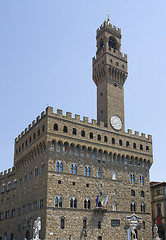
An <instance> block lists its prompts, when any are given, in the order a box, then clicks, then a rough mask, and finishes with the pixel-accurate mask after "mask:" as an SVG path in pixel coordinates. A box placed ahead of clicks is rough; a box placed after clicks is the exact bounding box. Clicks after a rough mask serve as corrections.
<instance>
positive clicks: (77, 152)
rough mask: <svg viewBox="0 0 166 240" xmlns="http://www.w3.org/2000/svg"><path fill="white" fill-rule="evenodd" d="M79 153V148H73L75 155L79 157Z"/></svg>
mask: <svg viewBox="0 0 166 240" xmlns="http://www.w3.org/2000/svg"><path fill="white" fill-rule="evenodd" d="M79 151H80V148H79V146H76V148H75V155H77V156H78V155H79Z"/></svg>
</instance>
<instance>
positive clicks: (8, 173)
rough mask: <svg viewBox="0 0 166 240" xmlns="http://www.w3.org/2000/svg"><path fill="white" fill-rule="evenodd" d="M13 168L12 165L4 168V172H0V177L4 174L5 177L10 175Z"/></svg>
mask: <svg viewBox="0 0 166 240" xmlns="http://www.w3.org/2000/svg"><path fill="white" fill-rule="evenodd" d="M14 170H15V168H14V167H12V168H9V169H8V170H5V171H4V172H0V178H1V177H4V176H5V177H6V176H8V175H11V174H12V173H14Z"/></svg>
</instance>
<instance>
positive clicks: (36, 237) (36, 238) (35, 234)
mask: <svg viewBox="0 0 166 240" xmlns="http://www.w3.org/2000/svg"><path fill="white" fill-rule="evenodd" d="M40 219H41V218H40V217H38V218H37V220H36V221H34V226H33V240H40V239H39V231H40V230H41V220H40Z"/></svg>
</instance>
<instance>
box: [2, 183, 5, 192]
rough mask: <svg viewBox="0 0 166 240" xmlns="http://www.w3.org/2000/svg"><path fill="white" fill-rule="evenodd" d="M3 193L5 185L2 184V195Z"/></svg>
mask: <svg viewBox="0 0 166 240" xmlns="http://www.w3.org/2000/svg"><path fill="white" fill-rule="evenodd" d="M4 192H5V184H4V183H3V184H2V193H4Z"/></svg>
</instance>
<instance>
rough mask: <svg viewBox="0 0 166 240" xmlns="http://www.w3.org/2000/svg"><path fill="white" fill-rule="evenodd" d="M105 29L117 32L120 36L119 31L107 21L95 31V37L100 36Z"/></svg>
mask: <svg viewBox="0 0 166 240" xmlns="http://www.w3.org/2000/svg"><path fill="white" fill-rule="evenodd" d="M105 28H108V29H109V30H112V31H114V32H117V33H118V34H119V35H120V36H121V29H120V28H117V27H116V26H114V25H112V24H111V23H110V22H109V21H104V23H103V24H101V25H100V27H99V28H98V29H97V35H98V34H100V32H102V31H103V30H104V29H105Z"/></svg>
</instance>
